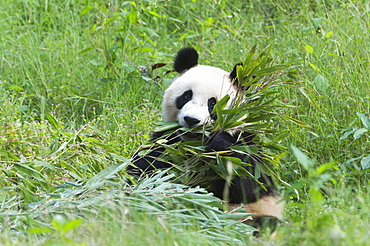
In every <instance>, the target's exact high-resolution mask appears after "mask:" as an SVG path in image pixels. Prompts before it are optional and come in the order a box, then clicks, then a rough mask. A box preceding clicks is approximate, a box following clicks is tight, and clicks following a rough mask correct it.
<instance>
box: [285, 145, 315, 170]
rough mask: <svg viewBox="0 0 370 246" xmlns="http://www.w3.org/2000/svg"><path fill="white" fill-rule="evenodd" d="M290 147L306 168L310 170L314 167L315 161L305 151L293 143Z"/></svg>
mask: <svg viewBox="0 0 370 246" xmlns="http://www.w3.org/2000/svg"><path fill="white" fill-rule="evenodd" d="M290 148H291V149H292V151H293V154H294V156H295V157H296V158H297V161H298V162H299V163H300V164H301V165H302V167H303V168H304V169H306V170H310V169H311V168H312V167H313V165H314V161H312V160H311V159H310V158H308V157H307V155H306V154H305V153H303V152H302V151H301V150H300V149H298V148H297V147H295V146H294V145H291V146H290Z"/></svg>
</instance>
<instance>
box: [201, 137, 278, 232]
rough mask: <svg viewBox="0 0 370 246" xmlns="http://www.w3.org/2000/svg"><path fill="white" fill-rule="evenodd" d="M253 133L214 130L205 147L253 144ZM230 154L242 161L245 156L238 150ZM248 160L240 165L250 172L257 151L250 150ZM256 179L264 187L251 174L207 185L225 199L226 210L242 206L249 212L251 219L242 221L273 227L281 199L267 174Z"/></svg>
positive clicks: (252, 168) (259, 226)
mask: <svg viewBox="0 0 370 246" xmlns="http://www.w3.org/2000/svg"><path fill="white" fill-rule="evenodd" d="M254 137H255V134H251V133H246V132H243V133H240V132H234V134H230V133H228V132H222V133H214V134H213V135H212V136H211V138H210V141H209V145H208V147H207V148H208V149H209V150H214V151H222V150H226V149H228V148H229V147H231V146H232V145H239V144H245V145H253V146H256V145H255V144H254V142H253V138H254ZM231 156H233V157H237V158H239V159H241V160H242V161H245V159H246V157H245V156H243V155H241V154H238V153H233V154H232V155H231ZM249 160H250V162H252V163H250V164H252V166H248V167H244V168H246V169H247V170H248V171H249V172H250V173H254V168H255V166H256V165H258V162H261V161H262V158H261V156H260V155H256V154H253V156H251V158H249ZM259 182H261V183H263V184H264V185H265V186H266V190H265V189H263V188H262V187H261V186H260V185H259V184H258V183H257V182H256V181H255V180H254V179H252V178H242V177H239V176H235V177H234V178H233V179H232V181H231V183H227V182H226V181H225V180H223V179H222V180H219V181H218V182H216V183H215V184H214V186H213V187H212V188H211V191H212V192H213V193H214V195H215V196H216V197H219V198H221V199H223V200H226V201H228V206H229V209H230V210H234V209H236V208H243V209H245V210H246V211H247V212H249V213H252V214H253V215H252V216H251V217H252V219H253V220H246V221H245V223H247V224H249V225H251V226H253V227H256V228H258V229H263V228H270V229H271V230H274V229H275V228H276V226H277V225H278V224H279V223H280V222H281V221H282V219H283V215H282V213H283V209H284V202H282V199H281V197H280V195H279V194H278V192H277V190H276V188H275V186H274V184H273V182H272V179H271V177H269V176H268V175H265V174H262V176H261V177H260V178H259ZM225 189H227V190H228V192H227V194H228V197H224V194H225Z"/></svg>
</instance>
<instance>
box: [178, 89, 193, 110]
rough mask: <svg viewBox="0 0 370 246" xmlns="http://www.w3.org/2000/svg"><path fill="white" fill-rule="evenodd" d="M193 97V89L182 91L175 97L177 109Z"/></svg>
mask: <svg viewBox="0 0 370 246" xmlns="http://www.w3.org/2000/svg"><path fill="white" fill-rule="evenodd" d="M192 98H193V91H192V90H187V91H185V92H184V93H182V95H181V96H179V97H178V98H176V108H177V109H182V107H184V105H185V104H186V103H187V102H189V101H190V100H191V99H192Z"/></svg>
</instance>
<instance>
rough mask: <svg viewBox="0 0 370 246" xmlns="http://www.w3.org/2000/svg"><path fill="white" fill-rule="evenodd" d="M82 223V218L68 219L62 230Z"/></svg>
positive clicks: (71, 228) (69, 229)
mask: <svg viewBox="0 0 370 246" xmlns="http://www.w3.org/2000/svg"><path fill="white" fill-rule="evenodd" d="M81 223H82V219H76V220H72V221H68V222H66V223H65V224H64V225H63V231H64V232H69V231H71V230H73V229H75V228H77V227H79V226H80V225H81Z"/></svg>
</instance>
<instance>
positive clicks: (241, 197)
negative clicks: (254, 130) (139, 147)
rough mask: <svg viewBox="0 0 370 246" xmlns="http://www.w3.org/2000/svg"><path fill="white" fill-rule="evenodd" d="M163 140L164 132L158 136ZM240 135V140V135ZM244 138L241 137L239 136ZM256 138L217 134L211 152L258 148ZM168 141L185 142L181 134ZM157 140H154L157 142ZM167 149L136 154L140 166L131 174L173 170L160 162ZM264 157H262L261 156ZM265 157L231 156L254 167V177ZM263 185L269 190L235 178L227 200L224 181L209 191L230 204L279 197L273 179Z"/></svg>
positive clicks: (263, 179) (264, 180)
mask: <svg viewBox="0 0 370 246" xmlns="http://www.w3.org/2000/svg"><path fill="white" fill-rule="evenodd" d="M156 134H157V136H154V137H157V138H158V137H160V135H161V133H156ZM236 135H238V137H237V136H236ZM239 135H240V136H239ZM254 136H255V135H254V134H251V133H242V134H238V133H237V134H235V136H232V135H230V134H229V133H227V132H222V133H217V132H216V133H214V134H213V135H212V136H211V138H210V139H209V140H208V142H209V145H208V147H207V148H208V149H209V150H215V151H223V150H227V149H228V148H229V147H231V146H233V145H249V146H256V145H255V144H254V143H253V141H252V140H253V137H254ZM166 139H167V140H168V142H167V144H173V143H175V142H179V141H182V140H181V139H180V137H178V136H177V134H172V135H170V136H169V137H167V138H166ZM153 140H154V139H153ZM164 150H165V149H164V148H162V147H158V148H156V149H149V150H147V153H146V154H145V155H143V156H139V155H138V153H135V155H134V157H133V164H134V165H135V166H136V167H137V168H135V167H134V166H130V167H129V168H128V172H129V173H130V174H136V175H137V174H139V173H141V172H146V173H147V172H149V171H153V170H154V169H155V168H156V169H162V168H169V167H170V166H171V164H169V163H166V162H164V161H163V159H160V158H159V156H160V155H161V154H162V153H163V152H164ZM261 155H262V154H261ZM261 155H256V154H251V155H250V156H244V155H241V154H238V153H233V154H231V156H233V157H236V158H239V159H241V160H242V161H244V162H246V163H248V164H251V166H245V167H244V168H245V169H247V170H248V171H249V172H250V173H252V174H254V170H255V165H257V164H258V163H259V162H261V161H262V159H261ZM215 175H216V174H215ZM258 180H259V181H260V182H262V183H264V184H265V187H266V188H267V190H264V189H263V188H262V187H261V186H260V185H259V184H257V182H256V181H255V180H254V179H252V178H241V177H239V176H235V177H234V178H233V180H232V182H231V184H230V185H229V197H228V198H225V197H223V192H224V188H225V182H226V181H225V180H223V179H222V178H220V179H219V180H218V181H216V182H215V183H214V185H213V186H211V187H210V188H209V191H210V192H213V194H214V195H215V196H216V197H218V198H220V199H227V200H228V201H229V202H230V203H234V204H238V203H246V204H247V203H253V202H256V201H257V200H259V199H260V198H262V197H264V196H268V195H275V194H276V189H275V187H274V185H273V183H272V180H271V178H270V177H269V176H267V175H262V176H261V177H260V178H259V179H258Z"/></svg>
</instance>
